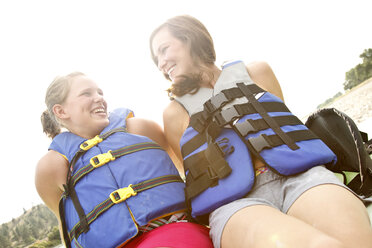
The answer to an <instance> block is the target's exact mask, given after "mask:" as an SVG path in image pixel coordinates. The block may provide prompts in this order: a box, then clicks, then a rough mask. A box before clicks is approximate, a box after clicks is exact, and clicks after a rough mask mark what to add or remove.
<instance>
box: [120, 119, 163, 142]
mask: <svg viewBox="0 0 372 248" xmlns="http://www.w3.org/2000/svg"><path fill="white" fill-rule="evenodd" d="M127 130H128V132H129V133H132V134H138V135H142V136H146V137H148V138H150V139H152V140H153V141H155V142H156V143H158V144H159V145H161V146H163V147H164V146H165V139H164V134H163V129H162V127H161V126H160V125H159V124H158V123H157V122H155V121H153V120H149V119H144V118H140V117H132V118H129V119H128V120H127Z"/></svg>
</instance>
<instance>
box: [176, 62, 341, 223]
mask: <svg viewBox="0 0 372 248" xmlns="http://www.w3.org/2000/svg"><path fill="white" fill-rule="evenodd" d="M175 99H176V101H178V102H179V103H180V104H181V105H182V106H183V107H184V108H185V109H186V110H187V112H188V114H189V116H190V124H189V126H188V128H187V129H186V131H185V132H184V134H183V136H182V138H181V142H180V143H181V151H182V156H183V158H184V168H185V172H186V189H185V192H186V200H187V201H188V202H190V201H191V208H192V216H193V217H197V216H201V215H204V214H207V213H209V212H211V211H213V210H214V209H216V208H218V207H220V206H222V205H224V204H227V203H229V202H231V201H233V200H236V199H239V198H241V197H243V196H244V195H246V194H247V193H248V192H249V191H250V190H251V188H252V186H253V184H254V178H255V170H254V165H253V164H252V161H251V156H250V153H252V154H254V155H255V156H256V157H257V158H259V159H260V160H261V161H262V162H263V163H264V164H265V165H266V166H268V167H269V168H270V169H272V170H273V171H274V172H277V173H279V174H281V175H284V176H289V175H293V174H297V173H300V172H303V171H306V170H308V169H310V168H312V167H314V166H317V165H323V164H332V163H335V162H336V156H335V155H334V153H333V152H332V151H331V150H330V149H329V148H328V147H327V146H326V145H325V144H324V143H323V142H322V141H321V140H320V139H319V138H318V137H317V136H316V135H315V134H313V133H312V132H311V131H310V130H308V128H307V127H306V126H305V125H303V123H302V122H301V121H300V120H299V119H298V118H297V117H296V116H294V115H293V114H292V113H291V112H290V111H289V109H288V108H287V107H286V106H285V104H284V103H283V101H282V100H281V99H279V98H278V97H276V96H274V95H273V94H271V93H269V92H266V91H264V90H263V89H261V88H260V87H258V86H257V85H256V84H255V83H254V82H253V81H252V80H251V78H250V77H249V74H248V72H247V70H246V67H245V65H244V63H243V62H241V61H235V62H232V63H229V64H227V65H225V66H224V67H223V69H222V72H221V74H220V76H219V78H218V80H217V82H216V84H215V86H214V89H210V88H200V89H199V90H198V91H197V92H196V93H195V94H186V95H184V96H181V97H176V98H175Z"/></svg>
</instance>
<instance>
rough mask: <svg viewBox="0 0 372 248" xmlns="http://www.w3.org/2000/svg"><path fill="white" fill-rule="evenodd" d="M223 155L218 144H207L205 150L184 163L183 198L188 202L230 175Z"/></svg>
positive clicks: (229, 169)
mask: <svg viewBox="0 0 372 248" xmlns="http://www.w3.org/2000/svg"><path fill="white" fill-rule="evenodd" d="M224 155H225V153H224V152H223V151H222V149H221V147H220V145H219V144H218V142H211V141H210V142H208V147H207V149H206V150H204V151H201V152H199V153H197V154H194V155H192V156H190V157H189V158H187V159H186V160H185V161H184V166H185V170H186V171H188V172H189V173H188V174H187V176H186V188H185V196H186V201H188V202H189V201H190V200H191V199H192V198H194V197H195V196H197V195H199V194H200V193H202V192H203V191H204V190H206V189H207V188H209V187H213V186H215V185H217V184H218V180H219V179H222V178H225V177H227V176H228V175H229V174H230V173H231V168H230V166H229V164H228V163H227V162H226V160H225V159H224Z"/></svg>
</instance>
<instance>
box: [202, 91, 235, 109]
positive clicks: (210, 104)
mask: <svg viewBox="0 0 372 248" xmlns="http://www.w3.org/2000/svg"><path fill="white" fill-rule="evenodd" d="M228 102H229V99H228V98H227V97H226V96H225V94H224V93H223V92H220V93H218V94H217V95H215V96H212V97H211V98H210V99H209V100H208V101H207V102H205V103H204V108H205V109H206V110H207V112H208V113H213V112H215V111H216V110H217V109H219V108H221V107H222V106H223V105H225V104H226V103H228Z"/></svg>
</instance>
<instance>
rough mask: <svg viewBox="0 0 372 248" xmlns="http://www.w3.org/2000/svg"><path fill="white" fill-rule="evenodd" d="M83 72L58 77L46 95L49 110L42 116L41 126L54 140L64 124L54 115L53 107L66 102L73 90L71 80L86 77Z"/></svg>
mask: <svg viewBox="0 0 372 248" xmlns="http://www.w3.org/2000/svg"><path fill="white" fill-rule="evenodd" d="M84 75H85V74H84V73H82V72H72V73H70V74H68V75H66V76H58V77H56V78H55V79H54V80H53V81H52V83H51V84H50V85H49V87H48V89H47V91H46V95H45V104H46V106H47V109H46V110H45V111H44V112H43V113H42V114H41V124H42V126H43V132H44V133H46V135H47V136H48V137H50V138H52V139H53V138H54V137H55V136H56V135H58V134H59V133H60V132H61V128H62V127H63V125H62V123H60V121H59V120H58V118H57V117H56V116H55V115H54V112H53V107H54V105H56V104H62V103H64V102H65V100H66V98H67V95H68V93H69V92H70V88H71V79H72V78H74V77H77V76H84Z"/></svg>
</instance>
